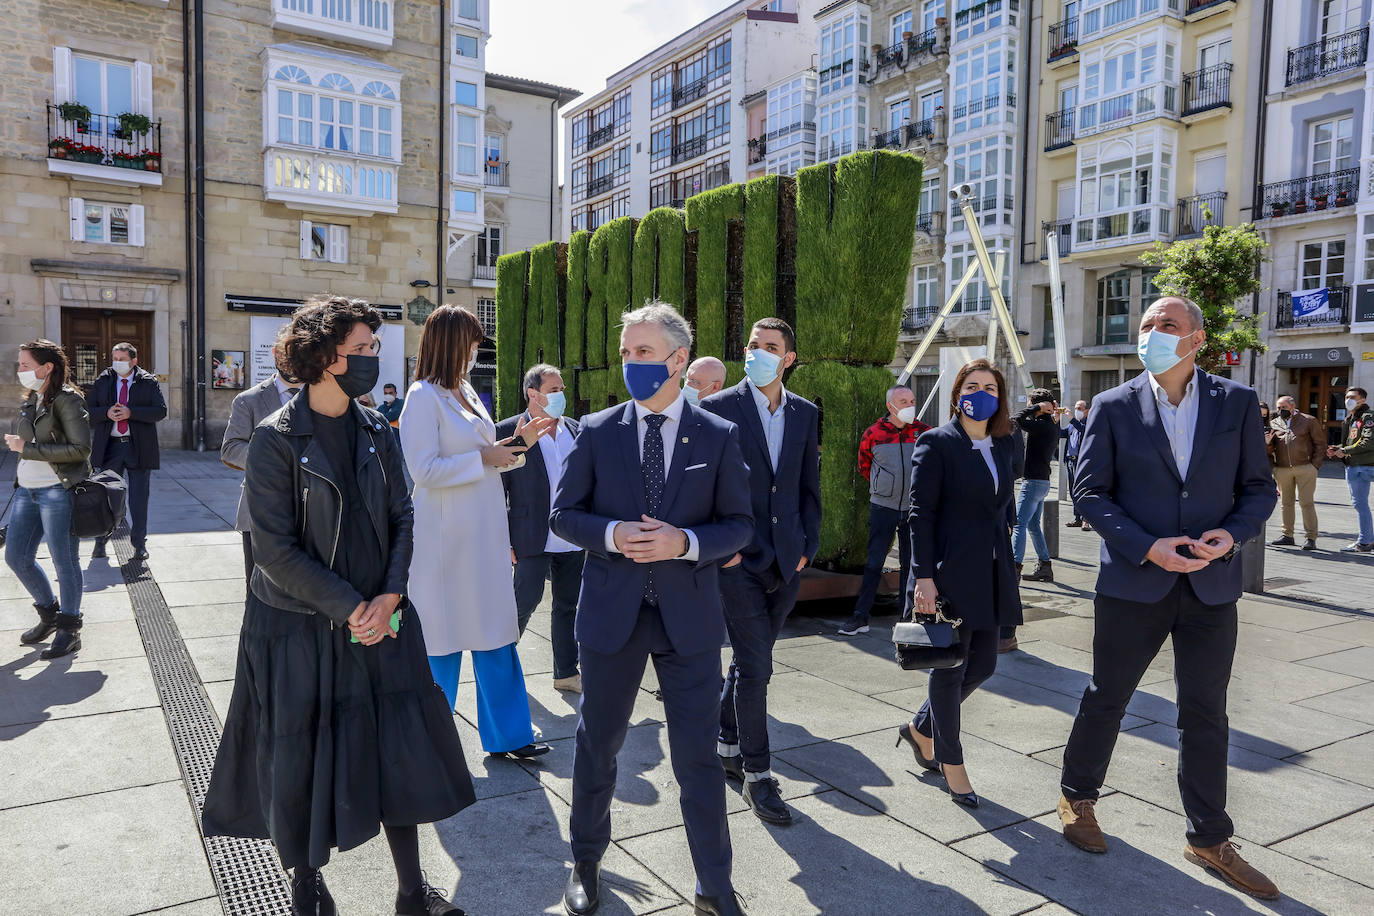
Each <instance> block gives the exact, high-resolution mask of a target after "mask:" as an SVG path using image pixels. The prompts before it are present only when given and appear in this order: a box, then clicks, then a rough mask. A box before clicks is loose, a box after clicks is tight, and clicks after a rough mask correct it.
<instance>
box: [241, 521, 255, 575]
mask: <svg viewBox="0 0 1374 916" xmlns="http://www.w3.org/2000/svg"><path fill="white" fill-rule="evenodd" d="M252 578H253V535H251V534H249V533H248V532H247V531H245V532H243V581H244V582H247V581H249V580H250V579H252Z"/></svg>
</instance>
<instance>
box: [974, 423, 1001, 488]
mask: <svg viewBox="0 0 1374 916" xmlns="http://www.w3.org/2000/svg"><path fill="white" fill-rule="evenodd" d="M971 441H972V442H973V450H974V451H975V452H978V453H979V454H981V455H982V456H983V462H984V463H985V464H987V466H988V473H990V474H992V492H994V493H996V492H997V488H998V487H1000V486H1001V483H1000V482H999V481H998V480H997V462H996V461H994V460H993V458H992V437H991V436H984V437H983V438H982V439H973V440H971Z"/></svg>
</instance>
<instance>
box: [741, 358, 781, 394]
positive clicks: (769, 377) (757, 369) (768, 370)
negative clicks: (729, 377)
mask: <svg viewBox="0 0 1374 916" xmlns="http://www.w3.org/2000/svg"><path fill="white" fill-rule="evenodd" d="M781 367H782V357H781V356H778V355H777V354H776V353H769V352H768V351H767V350H764V349H754V350H746V351H744V374H745V375H747V376H749V381H751V382H753V383H754V385H755V386H756V387H759V388H763V387H764V386H766V385H771V384H773V380H774V379H776V378H777V377H778V372H779V371H781Z"/></svg>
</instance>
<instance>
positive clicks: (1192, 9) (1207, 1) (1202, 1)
mask: <svg viewBox="0 0 1374 916" xmlns="http://www.w3.org/2000/svg"><path fill="white" fill-rule="evenodd" d="M1232 2H1234V0H1188V9H1187V10H1186V11H1185V13H1184V15H1186V16H1191V15H1193V14H1194V13H1200V12H1202V11H1203V10H1205V9H1210V8H1212V7H1214V6H1222V5H1223V4H1226V3H1232Z"/></svg>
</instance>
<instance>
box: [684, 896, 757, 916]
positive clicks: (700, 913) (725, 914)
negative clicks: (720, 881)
mask: <svg viewBox="0 0 1374 916" xmlns="http://www.w3.org/2000/svg"><path fill="white" fill-rule="evenodd" d="M692 912H693V914H694V916H744V901H743V900H742V899H741V898H740V895H739V894H731V895H730V896H728V897H703V896H702V895H701V894H697V902H696V906H694V907H693V908H692Z"/></svg>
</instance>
